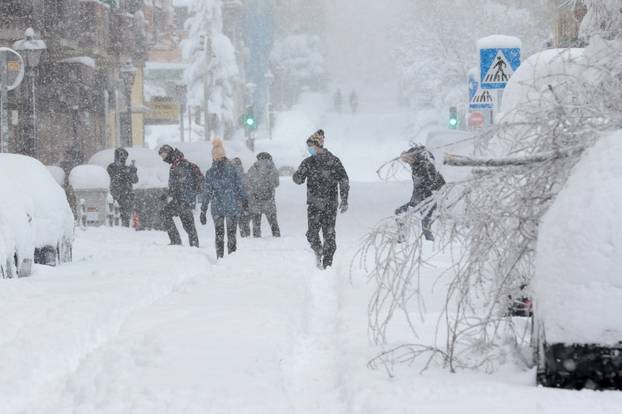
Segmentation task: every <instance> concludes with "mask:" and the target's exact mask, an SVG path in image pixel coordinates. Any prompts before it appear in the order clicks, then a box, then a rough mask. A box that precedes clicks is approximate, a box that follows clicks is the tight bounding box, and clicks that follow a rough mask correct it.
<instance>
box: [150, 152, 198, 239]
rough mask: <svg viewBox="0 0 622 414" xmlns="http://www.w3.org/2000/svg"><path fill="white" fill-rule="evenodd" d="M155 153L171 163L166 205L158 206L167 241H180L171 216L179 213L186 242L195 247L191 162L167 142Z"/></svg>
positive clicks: (193, 185) (193, 188)
mask: <svg viewBox="0 0 622 414" xmlns="http://www.w3.org/2000/svg"><path fill="white" fill-rule="evenodd" d="M158 153H159V154H160V157H161V158H162V161H164V162H166V163H167V164H170V165H171V167H170V171H169V178H168V195H167V197H166V205H165V206H164V209H163V210H162V221H163V225H164V228H165V229H166V231H167V232H168V237H169V238H170V240H171V245H181V237H180V236H179V231H178V230H177V227H175V222H174V221H173V217H175V216H179V218H180V220H181V224H182V226H183V228H184V230H185V231H186V233H188V241H189V243H190V246H192V247H199V236H198V234H197V229H196V227H195V224H194V215H193V208H194V205H195V203H196V192H195V188H196V184H195V176H194V173H193V169H192V164H191V163H190V162H189V161H188V160H186V158H185V157H184V154H183V153H182V152H181V151H179V150H178V149H177V148H173V147H171V146H170V145H163V146H162V147H161V148H160V150H159V152H158Z"/></svg>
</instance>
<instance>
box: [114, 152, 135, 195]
mask: <svg viewBox="0 0 622 414" xmlns="http://www.w3.org/2000/svg"><path fill="white" fill-rule="evenodd" d="M107 171H108V175H110V194H112V197H114V199H115V200H127V199H129V198H130V197H131V196H132V185H133V184H136V183H137V182H138V173H137V171H136V167H134V166H133V165H125V163H122V162H121V160H120V159H119V154H118V153H117V152H115V161H114V162H113V163H112V164H110V165H108V168H107Z"/></svg>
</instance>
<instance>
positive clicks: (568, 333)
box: [533, 132, 622, 345]
mask: <svg viewBox="0 0 622 414" xmlns="http://www.w3.org/2000/svg"><path fill="white" fill-rule="evenodd" d="M620 157H622V132H616V133H613V134H611V135H609V136H606V137H604V138H602V139H601V140H600V141H599V142H598V143H597V144H596V145H595V146H594V147H593V148H592V149H590V150H589V151H588V152H587V153H586V154H585V155H584V158H583V159H582V160H581V161H580V162H579V164H578V165H577V166H576V167H575V169H574V171H573V173H572V175H571V177H570V178H569V180H568V182H567V184H566V186H565V187H564V189H563V190H562V191H561V192H560V193H559V195H558V197H557V199H556V201H555V203H554V204H553V205H552V206H551V208H550V210H549V211H548V212H547V214H546V216H545V217H544V220H543V223H542V225H541V226H540V234H539V236H538V253H537V261H536V277H535V282H534V285H533V288H534V292H535V293H536V302H535V303H536V314H537V315H538V319H539V321H540V322H542V323H543V324H544V329H545V331H546V341H547V342H549V343H558V342H563V343H579V344H593V343H597V344H602V345H613V344H616V343H618V342H620V341H622V316H620V315H621V314H620V304H621V303H622V280H621V279H620V269H622V255H621V254H620V249H622V233H620V231H619V229H620V228H622V216H621V215H620V211H622V190H621V189H622V164H620Z"/></svg>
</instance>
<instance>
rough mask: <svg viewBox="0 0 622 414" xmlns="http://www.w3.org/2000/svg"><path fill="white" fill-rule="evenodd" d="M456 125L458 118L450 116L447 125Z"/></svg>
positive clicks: (453, 126) (451, 126)
mask: <svg viewBox="0 0 622 414" xmlns="http://www.w3.org/2000/svg"><path fill="white" fill-rule="evenodd" d="M457 126H458V120H457V119H456V118H450V119H449V127H450V128H455V127H457Z"/></svg>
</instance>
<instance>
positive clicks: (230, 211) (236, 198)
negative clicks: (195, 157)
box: [201, 159, 248, 217]
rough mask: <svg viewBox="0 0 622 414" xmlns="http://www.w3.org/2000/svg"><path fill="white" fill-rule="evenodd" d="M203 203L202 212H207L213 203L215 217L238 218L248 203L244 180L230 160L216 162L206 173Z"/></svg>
mask: <svg viewBox="0 0 622 414" xmlns="http://www.w3.org/2000/svg"><path fill="white" fill-rule="evenodd" d="M202 201H203V204H202V206H201V210H202V211H207V206H208V205H209V204H210V202H211V203H212V216H213V217H230V216H237V215H239V214H240V212H241V206H242V205H243V204H246V203H248V196H247V194H246V191H245V190H244V185H243V184H242V178H241V177H240V174H238V172H237V169H236V167H235V166H234V165H233V164H231V162H229V160H227V159H224V160H218V161H214V163H213V164H212V167H211V168H210V169H209V170H207V172H206V173H205V191H204V192H203V200H202Z"/></svg>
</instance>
